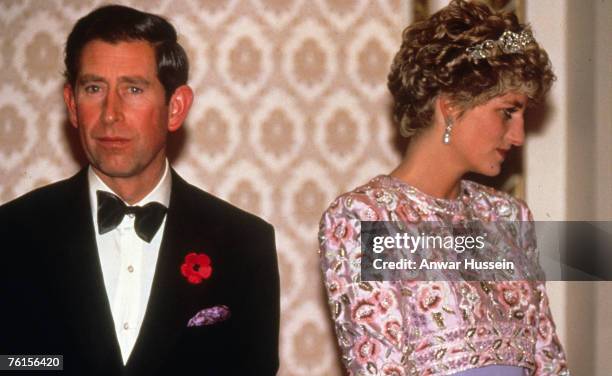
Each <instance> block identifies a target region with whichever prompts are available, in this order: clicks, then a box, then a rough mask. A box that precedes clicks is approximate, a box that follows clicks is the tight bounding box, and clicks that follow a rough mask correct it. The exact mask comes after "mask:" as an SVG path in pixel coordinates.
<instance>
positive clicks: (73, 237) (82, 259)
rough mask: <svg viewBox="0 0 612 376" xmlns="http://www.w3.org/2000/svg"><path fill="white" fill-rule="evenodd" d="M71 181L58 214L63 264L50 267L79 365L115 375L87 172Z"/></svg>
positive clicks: (116, 350) (114, 351) (109, 315)
mask: <svg viewBox="0 0 612 376" xmlns="http://www.w3.org/2000/svg"><path fill="white" fill-rule="evenodd" d="M71 180H72V181H69V186H68V189H67V190H66V192H67V195H66V197H65V199H66V200H65V203H66V208H65V210H64V211H63V213H62V218H63V221H64V226H63V227H62V228H63V229H64V230H63V231H60V232H59V233H58V234H57V235H58V239H57V240H56V241H55V242H56V244H58V245H59V249H58V250H57V253H59V255H60V258H59V260H61V263H58V265H57V268H54V269H55V271H56V273H57V274H56V278H57V281H58V295H57V296H58V300H59V301H62V302H63V304H62V305H63V309H64V311H65V312H64V317H65V320H66V322H65V325H66V328H69V329H68V330H69V332H70V337H71V338H70V341H69V343H71V344H72V345H71V347H74V348H73V349H71V350H73V351H75V352H76V353H78V354H79V358H80V359H81V361H82V362H83V364H82V366H83V367H87V368H89V369H91V370H96V371H95V373H96V374H115V373H116V371H117V367H120V366H121V363H120V362H121V357H120V353H119V347H118V342H117V338H116V335H115V329H114V324H113V318H112V313H111V309H110V305H109V303H108V298H107V295H106V288H105V286H104V279H103V275H102V269H101V267H100V261H99V256H98V251H97V246H96V240H95V232H94V231H95V230H94V224H93V220H92V214H91V208H90V203H89V195H88V183H87V169H86V168H85V169H83V170H82V171H81V172H80V173H79V174H78V175H76V176H75V177H73V178H72V179H71ZM56 256H57V254H54V255H52V257H56ZM66 361H69V359H66ZM98 371H99V372H98Z"/></svg>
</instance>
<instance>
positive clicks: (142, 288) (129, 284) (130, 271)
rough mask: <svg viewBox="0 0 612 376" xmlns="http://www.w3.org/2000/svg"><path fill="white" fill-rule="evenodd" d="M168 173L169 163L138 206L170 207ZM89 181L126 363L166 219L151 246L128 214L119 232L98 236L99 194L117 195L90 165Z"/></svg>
mask: <svg viewBox="0 0 612 376" xmlns="http://www.w3.org/2000/svg"><path fill="white" fill-rule="evenodd" d="M169 170H170V168H169V164H168V161H167V160H166V167H165V170H164V174H163V175H162V178H161V180H160V181H159V182H158V183H157V185H156V186H155V188H154V189H153V190H152V191H151V192H150V193H149V194H148V195H147V196H146V197H145V198H143V199H142V200H140V201H139V202H137V203H136V204H135V205H138V206H144V205H146V204H148V203H149V202H153V201H155V202H159V203H161V204H163V205H164V206H166V207H168V205H169V203H170V189H171V181H172V175H171V174H170V173H169ZM87 178H88V181H89V200H90V203H91V209H92V215H93V222H94V226H95V230H96V244H97V246H98V256H99V257H100V265H101V266H102V275H103V276H104V286H105V288H106V295H107V297H108V301H109V303H110V307H111V311H112V315H113V320H114V324H115V332H116V334H117V340H118V341H119V347H120V349H121V356H122V358H123V364H126V363H127V361H128V358H129V357H130V353H131V352H132V349H133V348H134V344H135V343H136V339H137V338H138V333H139V331H140V327H141V326H142V321H143V319H144V314H145V311H146V308H147V303H148V301H149V295H150V293H151V285H152V284H153V275H154V274H155V265H156V263H157V257H158V255H159V247H160V245H161V240H162V235H163V233H164V228H165V227H166V218H164V220H163V221H162V224H161V226H160V228H159V229H158V230H157V233H156V234H155V236H154V237H153V239H152V240H151V242H150V243H147V242H146V241H144V240H142V239H141V238H140V237H138V235H137V234H136V231H135V229H134V216H133V215H126V216H125V217H124V218H123V220H122V222H121V223H120V224H119V226H117V228H116V229H114V230H112V231H109V232H107V233H105V234H103V235H100V234H99V233H98V202H97V197H96V191H106V192H110V193H113V194H115V195H117V194H116V193H115V192H113V191H112V190H111V189H110V188H109V187H108V186H107V185H106V184H104V182H103V181H102V180H101V179H100V178H99V177H98V176H97V175H96V173H95V172H94V171H93V169H92V168H91V166H90V167H89V171H88V175H87ZM117 196H119V195H117ZM126 205H127V203H126Z"/></svg>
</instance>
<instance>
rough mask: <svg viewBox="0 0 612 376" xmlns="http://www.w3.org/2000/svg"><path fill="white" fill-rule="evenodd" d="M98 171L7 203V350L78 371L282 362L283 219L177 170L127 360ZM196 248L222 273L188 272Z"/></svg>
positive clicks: (268, 371) (268, 366)
mask: <svg viewBox="0 0 612 376" xmlns="http://www.w3.org/2000/svg"><path fill="white" fill-rule="evenodd" d="M86 171H87V169H83V170H82V171H81V172H79V173H78V174H77V175H75V176H73V177H72V178H70V179H67V180H64V181H61V182H58V183H55V184H52V185H49V186H47V187H43V188H41V189H38V190H35V191H33V192H30V193H28V194H26V195H24V196H22V197H20V198H18V199H16V200H14V201H12V202H9V203H8V204H5V205H3V206H1V207H0V234H1V236H2V243H1V244H2V245H1V246H0V247H1V254H2V256H1V261H0V262H1V263H2V264H0V265H1V266H0V274H1V276H0V282H1V283H0V292H1V296H0V299H2V302H1V303H0V310H1V311H2V313H0V319H1V320H2V321H1V322H0V354H56V355H57V354H61V355H63V356H64V372H63V373H62V374H69V375H105V376H106V375H125V376H130V375H181V374H189V375H273V374H276V371H277V369H278V328H279V327H278V326H279V310H280V308H279V276H278V267H277V260H276V250H275V245H274V230H273V228H272V227H271V226H270V225H269V224H267V223H266V222H264V221H263V220H261V219H259V218H257V217H255V216H253V215H251V214H248V213H246V212H244V211H241V210H239V209H237V208H235V207H233V206H231V205H230V204H228V203H226V202H224V201H222V200H220V199H218V198H215V197H213V196H211V195H209V194H207V193H205V192H203V191H201V190H199V189H198V188H196V187H194V186H192V185H189V184H187V183H186V182H185V181H184V180H183V179H181V178H180V177H179V176H178V175H177V174H176V172H174V171H172V191H171V197H170V205H169V208H168V214H167V218H166V226H165V229H164V234H163V239H162V244H161V248H160V252H159V258H158V261H157V267H156V270H155V277H154V280H153V285H152V288H151V295H150V298H149V302H148V305H147V308H146V313H145V317H144V321H143V324H142V327H141V330H140V333H139V335H138V339H137V342H136V344H135V346H134V349H133V350H132V353H131V355H130V357H129V359H128V362H127V364H126V365H125V366H124V365H123V362H122V360H121V355H120V350H119V346H118V343H117V339H116V335H115V330H114V326H113V318H112V314H111V310H110V305H109V303H108V299H107V297H106V290H105V287H104V281H103V276H102V272H101V268H100V262H99V258H98V253H97V247H96V241H95V233H94V231H95V230H94V225H93V221H92V215H91V208H90V204H89V196H88V184H87V172H86ZM190 252H197V253H206V254H207V255H209V256H210V259H211V263H212V268H213V272H212V275H211V277H210V278H209V279H206V280H203V281H202V283H200V284H191V283H188V282H187V280H186V279H185V277H183V275H182V274H181V272H180V267H181V265H182V264H183V262H184V258H185V255H186V254H188V253H190ZM216 305H225V306H228V307H229V309H230V312H231V317H230V318H229V319H228V320H226V321H223V322H219V323H216V324H212V325H207V326H200V327H187V322H188V321H189V319H190V318H191V317H193V316H194V315H195V314H196V313H197V312H198V311H200V310H202V309H204V308H210V307H213V306H216ZM17 374H20V375H23V372H20V373H17ZM37 374H39V373H38V372H37Z"/></svg>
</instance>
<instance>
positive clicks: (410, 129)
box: [388, 0, 555, 137]
mask: <svg viewBox="0 0 612 376" xmlns="http://www.w3.org/2000/svg"><path fill="white" fill-rule="evenodd" d="M526 28H527V26H525V25H523V24H520V23H519V22H518V19H517V17H516V15H514V14H512V13H495V12H493V11H492V10H491V9H490V8H489V7H488V6H487V5H485V4H483V3H477V2H467V1H464V0H453V1H451V3H450V4H449V5H448V6H446V7H445V8H443V9H442V10H440V11H439V12H437V13H435V14H433V15H432V16H430V17H429V18H427V19H426V20H424V21H420V22H417V23H415V24H413V25H411V26H409V27H407V28H406V29H405V30H404V31H403V33H402V44H401V47H400V50H399V51H398V52H397V54H396V55H395V58H394V59H393V63H392V65H391V71H390V73H389V76H388V87H389V90H390V91H391V94H392V95H393V98H394V101H395V102H394V106H393V117H394V120H395V121H396V122H397V123H398V124H399V126H400V132H401V134H402V135H403V136H405V137H409V136H411V135H413V134H416V133H418V132H419V131H420V130H421V129H424V128H426V127H428V126H429V125H431V124H432V122H433V115H434V101H435V99H436V98H437V97H438V96H439V95H440V94H444V95H446V96H447V97H448V98H449V99H450V100H451V102H452V103H453V105H455V106H456V107H457V108H458V109H459V110H460V111H461V112H463V111H465V110H467V109H470V108H473V107H475V106H477V105H479V104H482V103H484V102H486V101H488V100H489V99H491V98H493V97H495V96H498V95H501V94H504V93H507V92H510V91H517V92H521V93H524V94H526V95H527V97H528V98H529V103H533V102H537V101H539V100H540V99H541V98H542V97H543V96H544V94H545V93H546V92H547V91H548V90H549V89H550V86H551V84H552V82H553V80H554V79H555V76H554V74H553V72H552V68H551V64H550V60H549V59H548V55H547V54H546V52H545V51H544V50H543V49H542V48H540V46H539V45H538V44H537V42H532V43H530V44H529V45H528V46H527V48H526V49H524V50H522V51H520V52H518V53H506V54H503V53H501V54H497V55H495V56H492V57H488V58H484V59H478V60H474V59H473V58H471V57H470V56H469V55H468V53H467V52H466V49H467V48H468V47H474V46H476V45H478V44H479V43H482V42H484V41H485V40H497V39H498V38H499V37H500V36H501V35H502V34H503V33H504V31H506V30H510V31H513V32H517V33H519V32H521V31H523V30H525V29H526Z"/></svg>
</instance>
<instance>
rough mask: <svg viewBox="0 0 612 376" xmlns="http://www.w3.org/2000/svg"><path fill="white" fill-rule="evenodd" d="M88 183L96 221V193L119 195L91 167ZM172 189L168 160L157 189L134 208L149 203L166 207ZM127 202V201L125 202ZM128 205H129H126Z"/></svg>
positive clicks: (88, 173) (90, 201)
mask: <svg viewBox="0 0 612 376" xmlns="http://www.w3.org/2000/svg"><path fill="white" fill-rule="evenodd" d="M87 181H88V183H89V203H90V204H91V211H92V214H93V217H94V219H96V218H97V216H98V199H97V197H96V191H105V192H110V193H112V194H114V195H116V196H118V197H119V195H118V194H117V193H115V192H113V190H112V189H110V188H109V186H108V185H106V184H105V183H104V182H103V181H102V179H100V177H99V176H98V175H96V173H95V172H94V170H93V168H92V167H91V165H90V166H89V170H88V171H87ZM171 187H172V174H170V164H169V163H168V160H167V159H166V165H165V168H164V174H163V175H162V178H161V179H160V180H159V182H158V183H157V185H156V186H155V188H153V190H152V191H151V192H149V194H147V195H146V196H145V197H144V198H143V199H142V200H140V201H138V202H137V203H135V204H134V206H136V205H138V206H144V205H146V204H148V203H149V202H159V203H161V204H162V205H164V206H165V207H168V206H169V204H170V190H171ZM124 202H125V201H124ZM126 205H129V204H127V203H126Z"/></svg>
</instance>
